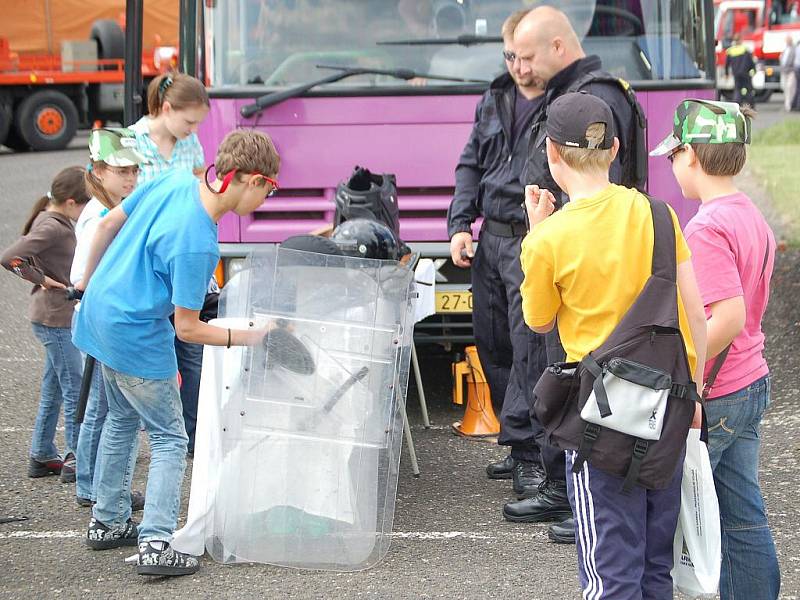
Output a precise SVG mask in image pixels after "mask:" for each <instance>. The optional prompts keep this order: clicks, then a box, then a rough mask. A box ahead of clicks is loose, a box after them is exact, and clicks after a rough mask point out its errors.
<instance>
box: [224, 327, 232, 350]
mask: <svg viewBox="0 0 800 600" xmlns="http://www.w3.org/2000/svg"><path fill="white" fill-rule="evenodd" d="M225 347H226V348H230V347H231V330H230V329H228V345H227V346H225Z"/></svg>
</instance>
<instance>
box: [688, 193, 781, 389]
mask: <svg viewBox="0 0 800 600" xmlns="http://www.w3.org/2000/svg"><path fill="white" fill-rule="evenodd" d="M685 236H686V241H687V242H688V243H689V248H690V249H691V251H692V266H693V267H694V271H695V275H696V276H697V284H698V286H699V288H700V294H701V296H702V297H703V304H705V306H706V317H710V316H711V311H709V309H708V307H709V305H710V304H713V303H714V302H719V301H720V300H725V299H727V298H734V297H736V296H743V297H744V305H745V309H746V311H747V317H746V319H745V325H744V329H743V330H742V332H741V333H740V334H739V335H738V336H736V338H735V339H734V340H733V345H732V346H731V350H730V352H729V353H728V357H727V359H726V360H725V362H724V363H723V365H722V369H721V370H720V372H719V374H718V375H717V379H716V381H715V383H714V385H713V387H712V388H711V390H710V392H709V395H708V397H709V398H719V397H720V396H726V395H728V394H732V393H733V392H736V391H738V390H741V389H743V388H745V387H747V386H748V385H750V384H751V383H753V382H754V381H756V380H758V379H760V378H761V377H763V376H764V375H766V374H767V373H769V368H768V367H767V361H766V360H764V354H763V350H764V334H763V333H762V331H761V319H762V317H763V316H764V311H765V310H766V308H767V300H768V299H769V281H770V278H771V276H772V267H773V264H774V262H775V236H774V235H773V234H772V230H771V229H770V227H769V225H767V222H766V221H765V220H764V217H763V216H762V215H761V213H760V212H759V210H758V209H757V208H756V207H755V205H754V204H753V203H752V202H751V201H750V198H748V197H747V196H746V195H744V194H742V193H739V194H733V195H731V196H723V197H721V198H715V199H714V200H711V201H710V202H706V203H705V204H702V205H701V206H700V210H699V211H698V212H697V214H696V215H695V216H694V218H692V220H691V221H689V223H688V224H687V225H686V231H685ZM765 256H766V265H765V260H764V259H765ZM713 364H714V360H709V361H708V362H707V363H706V371H705V378H707V377H708V374H709V371H710V370H711V367H712V365H713Z"/></svg>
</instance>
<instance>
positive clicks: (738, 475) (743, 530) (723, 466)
mask: <svg viewBox="0 0 800 600" xmlns="http://www.w3.org/2000/svg"><path fill="white" fill-rule="evenodd" d="M769 402H770V377H769V376H766V377H763V378H762V379H759V380H758V381H756V382H754V383H753V384H751V385H749V386H748V387H746V388H744V389H741V390H739V391H738V392H734V393H733V394H729V395H727V396H722V397H720V398H714V399H712V400H709V401H708V402H707V403H706V415H707V418H708V454H709V457H710V458H711V467H712V469H713V470H714V485H715V486H716V488H717V498H719V513H720V520H721V522H722V523H721V524H722V572H721V574H720V582H719V587H720V596H721V598H722V600H745V599H746V600H761V599H763V600H774V599H775V598H777V597H778V591H779V590H780V586H781V574H780V568H779V566H778V558H777V556H776V553H775V544H774V542H773V540H772V534H771V533H770V530H769V524H768V523H767V514H766V511H765V509H764V499H763V497H762V496H761V487H760V486H759V483H758V455H759V450H760V448H761V441H760V439H759V424H760V423H761V416H762V415H763V414H764V410H765V409H766V408H767V406H768V405H769Z"/></svg>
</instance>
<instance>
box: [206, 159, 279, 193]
mask: <svg viewBox="0 0 800 600" xmlns="http://www.w3.org/2000/svg"><path fill="white" fill-rule="evenodd" d="M213 166H214V165H208V168H207V169H206V177H205V179H206V186H208V189H210V190H212V191H214V190H213V188H212V187H211V184H210V183H209V181H208V174H209V172H210V171H211V168H212V167H213ZM238 172H239V169H233V170H232V171H228V173H227V174H226V175H225V177H223V178H222V185H221V186H220V188H219V191H218V192H216V193H217V194H223V193H225V190H227V189H228V186H229V185H230V184H231V181H233V177H234V176H235V175H236V173H238ZM244 175H258V176H259V177H263V178H264V179H265V180H266V182H267V183H269V184H270V185H271V186H272V188H271V189H270V191H269V193H268V194H267V198H269V197H270V196H272V195H273V194H275V192H277V191H278V189H280V186H279V185H278V181H277V180H276V179H273V178H272V177H268V176H267V175H264V174H263V173H244Z"/></svg>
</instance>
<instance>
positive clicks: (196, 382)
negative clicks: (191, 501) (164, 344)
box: [175, 336, 203, 454]
mask: <svg viewBox="0 0 800 600" xmlns="http://www.w3.org/2000/svg"><path fill="white" fill-rule="evenodd" d="M175 356H176V358H177V359H178V371H180V374H181V404H182V405H183V423H184V425H185V427H186V435H188V436H189V452H191V453H192V454H194V432H195V430H196V429H197V399H198V397H199V396H200V371H201V370H202V368H203V344H190V343H188V342H182V341H181V340H179V339H178V338H177V336H176V337H175Z"/></svg>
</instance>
